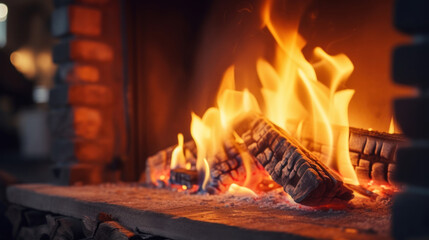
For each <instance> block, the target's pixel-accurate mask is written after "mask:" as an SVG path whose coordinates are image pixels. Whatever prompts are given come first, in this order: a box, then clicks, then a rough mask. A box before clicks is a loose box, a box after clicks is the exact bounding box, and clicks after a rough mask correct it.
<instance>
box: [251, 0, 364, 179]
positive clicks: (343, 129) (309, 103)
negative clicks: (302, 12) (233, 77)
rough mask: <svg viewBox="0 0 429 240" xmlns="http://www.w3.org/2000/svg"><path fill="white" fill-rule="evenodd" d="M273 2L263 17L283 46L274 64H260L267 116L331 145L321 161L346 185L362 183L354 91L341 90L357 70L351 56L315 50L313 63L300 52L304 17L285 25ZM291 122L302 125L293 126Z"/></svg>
mask: <svg viewBox="0 0 429 240" xmlns="http://www.w3.org/2000/svg"><path fill="white" fill-rule="evenodd" d="M274 3H275V2H274V1H267V2H266V4H265V5H264V7H263V9H262V19H263V23H264V26H266V27H267V28H268V30H269V31H270V33H271V34H272V36H273V38H274V39H275V40H276V42H277V44H278V48H277V51H276V59H275V63H274V64H273V65H272V64H270V63H269V62H267V61H266V60H263V59H259V60H258V63H257V73H258V76H259V78H260V81H261V84H262V89H261V92H262V96H263V99H264V101H265V104H264V106H265V107H266V109H264V113H265V115H266V116H267V117H268V118H269V119H270V120H271V121H273V122H274V123H276V124H277V125H279V126H280V127H282V128H283V129H285V130H286V131H288V132H293V131H295V130H296V129H297V128H298V132H296V134H295V136H299V137H301V136H302V135H305V134H307V135H306V137H311V139H312V140H313V141H315V142H318V143H320V144H322V145H324V146H327V152H325V153H324V154H325V155H326V156H325V157H324V158H322V160H323V161H325V163H326V164H327V165H328V166H329V167H331V168H332V169H333V170H336V171H338V172H339V173H340V174H341V175H342V176H343V177H344V180H345V181H346V182H348V183H353V184H357V183H358V181H357V177H356V174H355V172H354V171H353V167H352V165H351V161H350V156H349V149H348V134H349V132H348V126H349V123H348V104H349V102H350V100H351V97H352V96H353V93H354V91H353V90H349V89H345V90H340V91H339V90H338V89H339V87H340V86H341V85H342V84H343V83H344V82H345V81H346V79H347V78H348V77H349V76H350V74H351V73H352V72H353V69H354V67H353V64H352V62H351V61H350V59H349V58H348V57H347V56H346V55H344V54H338V55H335V56H331V55H329V54H327V53H326V52H325V51H323V50H322V49H321V48H320V47H316V48H315V49H314V51H313V59H314V60H315V62H314V63H310V62H308V61H307V60H306V58H305V57H304V54H303V53H302V51H301V50H302V48H303V47H304V46H305V44H306V42H305V40H304V39H303V38H302V37H301V36H300V35H299V33H298V24H299V15H296V17H295V18H294V17H293V16H292V17H290V18H288V19H286V20H285V21H280V20H278V19H274V16H273V15H272V11H273V9H275V6H274ZM293 4H298V5H299V3H293ZM321 80H323V83H322V81H321ZM303 120H305V122H306V123H307V125H308V126H306V131H304V130H303V126H302V125H301V122H302V121H303ZM290 122H298V125H295V126H293V128H291V126H290V125H288V124H289V123H290ZM308 135H310V136H308Z"/></svg>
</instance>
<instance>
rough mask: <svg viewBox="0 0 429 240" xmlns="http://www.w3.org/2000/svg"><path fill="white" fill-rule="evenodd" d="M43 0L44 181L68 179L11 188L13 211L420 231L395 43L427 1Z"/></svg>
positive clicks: (416, 46)
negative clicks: (52, 78) (47, 81)
mask: <svg viewBox="0 0 429 240" xmlns="http://www.w3.org/2000/svg"><path fill="white" fill-rule="evenodd" d="M54 3H55V10H54V13H53V15H52V16H53V24H52V32H53V34H54V36H56V37H57V38H58V39H59V43H58V44H57V45H56V46H55V47H54V49H53V59H54V61H55V62H56V63H57V64H58V70H57V72H58V74H57V77H58V79H60V80H59V81H58V82H56V84H55V86H54V87H53V89H52V90H51V94H50V106H51V110H50V111H51V114H50V127H51V129H52V130H51V131H52V135H53V144H52V149H53V150H52V151H53V154H52V156H53V159H54V161H55V162H56V165H55V167H54V168H55V170H54V174H55V177H56V179H57V183H60V184H63V185H70V184H71V185H73V184H74V185H75V186H63V187H61V186H44V185H24V186H14V187H11V188H9V190H8V198H9V201H11V202H12V203H14V204H18V205H22V206H24V208H20V207H18V206H16V205H12V206H11V208H10V210H8V214H9V218H10V219H12V220H13V219H16V217H15V218H14V217H10V216H13V215H14V214H13V213H16V212H19V215H20V216H21V215H22V216H26V214H27V213H28V211H30V210H28V209H26V208H31V209H35V210H36V211H38V212H39V213H40V212H42V213H40V215H41V216H42V218H43V219H45V220H43V221H44V222H46V224H47V225H49V224H50V222H52V221H53V222H58V221H59V220H49V219H51V218H52V217H53V215H52V213H53V214H60V215H63V216H65V217H72V218H73V219H74V220H73V221H75V220H76V221H75V222H74V224H77V225H79V224H80V222H81V221H82V222H83V225H84V228H83V229H84V230H83V232H79V233H76V234H80V235H79V236H86V237H88V236H93V237H94V236H97V234H106V232H109V231H115V232H120V233H118V234H122V235H121V236H125V235H127V234H128V235H129V236H128V235H127V236H128V237H130V236H137V235H138V236H140V237H141V235H142V234H143V235H144V234H152V235H157V236H162V237H168V238H173V239H176V238H177V239H188V238H189V239H194V238H195V239H197V238H198V239H199V238H208V239H215V238H216V237H217V235H216V234H217V233H218V234H219V236H222V237H226V238H236V237H238V236H241V238H251V236H253V237H255V236H257V238H258V239H271V238H290V237H298V238H300V237H302V238H312V239H317V238H328V239H335V238H346V239H347V238H352V239H364V238H365V239H367V238H374V239H390V238H392V237H394V238H397V239H408V238H413V237H424V236H427V234H428V233H427V230H425V229H426V227H427V226H426V222H425V221H424V219H425V216H427V214H426V212H427V211H426V209H427V208H428V207H427V206H426V204H424V201H423V200H422V199H427V189H426V188H427V185H426V180H425V179H426V178H425V177H424V173H423V171H421V169H424V166H426V165H427V164H426V163H425V162H423V163H422V161H423V160H424V159H425V158H426V157H425V153H426V152H427V151H426V150H425V149H426V147H425V146H426V142H425V140H424V139H426V137H427V136H426V133H425V129H426V128H425V127H422V128H421V129H422V130H421V131H419V130H416V129H418V127H417V125H422V124H424V123H425V120H427V114H426V113H425V111H423V110H421V111H420V110H418V109H419V107H417V106H420V108H421V109H426V107H425V106H426V105H425V97H424V94H423V95H421V94H422V93H424V90H423V91H420V90H421V89H417V88H416V86H417V87H420V88H422V89H423V88H424V86H425V85H424V84H423V85H421V84H420V83H416V82H418V81H419V80H418V79H420V78H423V76H425V75H424V69H425V66H424V64H421V63H420V62H422V61H420V60H422V59H424V56H425V55H424V54H423V53H425V51H426V45H425V41H426V40H425V37H424V36H423V37H420V38H415V39H417V40H418V41H417V40H415V43H413V44H410V42H412V41H413V38H412V36H409V35H410V34H416V35H418V34H421V33H425V31H426V30H425V29H426V28H425V27H426V26H425V25H424V24H423V22H424V21H423V20H422V19H423V18H424V17H422V16H425V15H424V13H423V12H424V11H427V10H428V9H429V7H428V6H427V4H425V3H423V2H421V1H416V2H415V3H405V1H400V0H397V1H393V0H383V1H370V0H364V1H362V0H359V1H358V0H356V1H355V0H352V1H340V0H308V1H288V0H284V1H274V0H261V1H241V0H237V1H203V2H193V1H187V0H183V1H182V0H181V1H167V0H161V1H134V0H124V1H119V0H70V1H61V0H55V1H54ZM407 4H409V5H407ZM413 13H414V14H413ZM392 19H394V24H392ZM423 25H424V27H423ZM398 30H399V31H398ZM407 34H408V35H407ZM423 62H424V61H423ZM392 65H393V70H392ZM416 72H417V73H416ZM420 72H422V73H420ZM408 75H409V76H410V77H409V79H411V80H409V79H408ZM392 78H393V80H392ZM398 83H400V84H402V85H399V84H398ZM419 94H420V95H419ZM422 96H423V97H422ZM392 103H393V104H392ZM422 112H423V113H422ZM407 115H408V116H407ZM414 121H415V123H416V124H415V125H414V124H413V123H414ZM416 159H417V160H416ZM425 164H426V165H425ZM416 169H418V170H416ZM111 182H113V184H111ZM123 182H131V183H123ZM100 183H101V185H89V186H86V184H100ZM81 185H84V186H81ZM31 200H35V201H31ZM45 202H51V203H52V204H44V203H45ZM409 203H414V204H412V205H411V206H410V205H409ZM70 206H73V207H70ZM83 209H87V212H85V211H84V210H83ZM391 209H393V212H392V210H391ZM418 209H422V211H421V212H424V214H422V213H421V212H420V211H419V210H418ZM31 211H32V210H31ZM89 215H91V216H89ZM110 215H111V216H110ZM48 216H50V217H48ZM95 216H96V217H95ZM54 217H56V216H54ZM94 217H95V218H94ZM55 219H56V218H55ZM88 219H90V220H88ZM243 219H246V220H243ZM26 221H28V220H26ZM67 221H72V220H67ZM14 224H15V223H14ZM16 224H17V226H19V227H18V229H22V227H23V226H24V225H25V224H27V225H28V224H29V223H27V222H23V221H21V220H16ZM46 224H45V225H46ZM94 224H95V225H94ZM41 225H43V224H41ZM45 225H43V226H45ZM51 225H52V224H51ZM60 225H61V224H60ZM71 225H73V224H71ZM94 226H97V227H94ZM101 226H104V227H103V228H101ZM177 226H181V227H177ZM196 226H198V227H196ZM25 227H31V226H25ZM122 228H123V229H124V230H123V231H122V230H118V229H122ZM32 229H35V228H32ZM44 229H46V227H44ZM67 229H68V228H67V227H66V229H64V231H67ZM100 229H101V230H100ZM103 229H104V230H103ZM112 229H115V230H112ZM198 229H199V230H198ZM38 231H39V230H38ZM40 231H41V232H42V230H40ZM43 231H45V230H43ZM100 231H101V232H100ZM127 231H128V232H127ZM204 232H207V233H210V234H204ZM14 234H15V235H16V236H21V235H19V234H24V233H22V231H21V230H18V232H17V233H14ZM38 234H39V233H38ZM40 234H42V235H43V234H46V232H43V233H40ZM253 234H254V235H253ZM42 235H41V236H42ZM99 236H102V235H99ZM118 236H119V235H118Z"/></svg>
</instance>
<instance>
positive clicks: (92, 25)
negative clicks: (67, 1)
mask: <svg viewBox="0 0 429 240" xmlns="http://www.w3.org/2000/svg"><path fill="white" fill-rule="evenodd" d="M101 22H102V14H101V11H100V10H98V9H96V8H88V7H83V6H77V5H68V6H65V7H61V8H58V9H55V10H54V12H53V13H52V21H51V24H52V25H51V31H52V35H53V36H55V37H61V36H65V35H78V36H90V37H94V36H99V35H100V34H101V29H102V24H101Z"/></svg>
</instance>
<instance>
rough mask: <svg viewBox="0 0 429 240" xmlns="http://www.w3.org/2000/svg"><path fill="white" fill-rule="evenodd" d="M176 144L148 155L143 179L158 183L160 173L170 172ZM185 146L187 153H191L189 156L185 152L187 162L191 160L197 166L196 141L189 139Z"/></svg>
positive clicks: (147, 181)
mask: <svg viewBox="0 0 429 240" xmlns="http://www.w3.org/2000/svg"><path fill="white" fill-rule="evenodd" d="M176 146H177V145H175V146H171V147H168V148H166V149H164V150H161V151H159V152H157V153H156V154H155V155H152V156H150V157H148V158H147V160H146V171H145V174H144V175H142V177H143V179H141V181H144V182H146V183H155V184H156V181H157V180H158V179H157V178H158V177H159V176H160V175H164V174H168V173H169V172H170V163H171V155H172V153H173V150H174V148H175V147H176ZM183 148H184V152H185V153H186V152H189V153H190V155H188V156H187V154H185V156H186V157H187V158H186V162H190V163H191V165H192V166H193V167H195V163H196V160H197V147H196V145H195V142H194V141H188V142H186V143H185V144H184V146H183Z"/></svg>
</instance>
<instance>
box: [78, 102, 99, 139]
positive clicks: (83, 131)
mask: <svg viewBox="0 0 429 240" xmlns="http://www.w3.org/2000/svg"><path fill="white" fill-rule="evenodd" d="M101 125H102V117H101V113H100V112H99V111H97V110H95V109H92V108H87V107H77V108H75V109H74V116H73V126H74V130H75V134H76V135H77V136H81V137H83V138H86V139H95V138H97V137H98V136H99V133H100V130H101Z"/></svg>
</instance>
